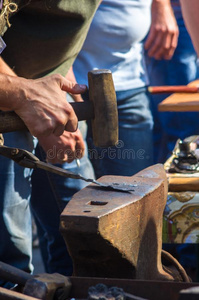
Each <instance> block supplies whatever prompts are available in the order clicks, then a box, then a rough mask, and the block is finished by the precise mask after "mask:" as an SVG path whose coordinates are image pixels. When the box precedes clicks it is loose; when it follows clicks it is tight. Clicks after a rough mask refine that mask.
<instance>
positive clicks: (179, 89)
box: [148, 85, 199, 94]
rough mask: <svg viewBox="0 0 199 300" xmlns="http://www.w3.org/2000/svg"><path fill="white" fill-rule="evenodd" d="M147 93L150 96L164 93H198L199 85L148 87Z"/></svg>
mask: <svg viewBox="0 0 199 300" xmlns="http://www.w3.org/2000/svg"><path fill="white" fill-rule="evenodd" d="M148 91H149V93H151V94H165V93H199V85H197V86H187V85H165V86H149V87H148Z"/></svg>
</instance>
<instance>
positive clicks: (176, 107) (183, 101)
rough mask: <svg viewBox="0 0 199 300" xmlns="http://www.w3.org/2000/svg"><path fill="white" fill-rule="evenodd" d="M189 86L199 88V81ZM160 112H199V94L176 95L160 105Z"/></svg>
mask: <svg viewBox="0 0 199 300" xmlns="http://www.w3.org/2000/svg"><path fill="white" fill-rule="evenodd" d="M188 86H199V80H195V81H193V82H191V83H189V84H188ZM158 110H159V111H162V112H164V111H171V112H172V111H173V112H174V111H178V112H186V111H189V112H191V111H199V93H174V94H172V95H171V96H169V97H167V98H166V99H165V100H163V101H162V102H161V103H160V104H159V105H158Z"/></svg>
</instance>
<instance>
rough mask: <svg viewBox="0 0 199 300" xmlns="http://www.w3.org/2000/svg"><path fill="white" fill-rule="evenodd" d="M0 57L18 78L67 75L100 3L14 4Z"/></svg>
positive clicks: (53, 0)
mask: <svg viewBox="0 0 199 300" xmlns="http://www.w3.org/2000/svg"><path fill="white" fill-rule="evenodd" d="M15 2H16V3H17V4H18V6H19V7H18V8H19V9H18V11H17V13H15V14H13V15H12V16H11V17H10V18H9V21H10V23H11V25H12V26H11V27H10V28H9V29H8V30H7V31H6V33H5V34H4V36H3V39H4V41H5V42H6V44H7V47H6V49H5V50H4V52H3V54H2V57H3V58H4V60H5V61H6V62H7V64H8V65H9V66H10V67H11V68H13V70H14V71H15V72H16V74H17V75H18V76H23V77H25V78H39V77H42V76H46V75H48V74H52V73H60V74H62V75H63V76H64V75H65V74H66V73H67V71H68V69H69V68H70V66H71V65H72V64H73V62H74V60H75V58H76V56H77V54H78V53H79V51H80V49H81V47H82V45H83V42H84V40H85V38H86V34H87V32H88V29H89V26H90V23H91V21H92V18H93V16H94V13H95V11H96V9H97V7H98V4H99V2H100V0H31V1H28V0H27V1H25V0H24V1H20V0H19V1H15Z"/></svg>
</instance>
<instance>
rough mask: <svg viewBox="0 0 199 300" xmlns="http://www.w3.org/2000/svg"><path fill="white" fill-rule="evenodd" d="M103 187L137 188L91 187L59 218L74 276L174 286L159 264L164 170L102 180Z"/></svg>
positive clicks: (76, 198)
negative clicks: (126, 189)
mask: <svg viewBox="0 0 199 300" xmlns="http://www.w3.org/2000/svg"><path fill="white" fill-rule="evenodd" d="M100 181H101V182H106V183H109V182H117V183H120V184H121V183H125V184H135V185H137V186H136V187H135V191H134V192H130V193H125V194H124V193H120V192H114V191H102V190H100V189H98V188H97V187H94V186H93V185H89V186H87V187H86V188H84V189H83V190H81V191H80V192H78V193H77V194H75V195H74V197H73V198H72V200H71V201H70V202H69V204H68V205H67V206H66V208H65V210H64V211H63V213H62V215H61V231H62V234H63V236H64V239H65V241H66V243H67V247H68V249H69V251H70V254H71V256H72V259H73V262H74V272H75V273H74V274H75V275H76V276H87V277H90V276H94V277H109V278H136V279H153V280H172V279H173V278H172V277H171V276H170V275H168V273H166V272H164V271H163V269H162V264H161V248H162V215H163V210H164V207H165V204H166V196H167V178H166V174H165V171H164V168H163V166H162V165H155V166H153V167H150V168H147V169H145V170H143V171H141V172H139V173H138V174H136V175H135V176H132V177H124V176H103V177H102V178H100Z"/></svg>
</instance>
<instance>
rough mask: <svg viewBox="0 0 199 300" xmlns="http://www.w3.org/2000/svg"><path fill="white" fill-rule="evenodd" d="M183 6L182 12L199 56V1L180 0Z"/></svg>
mask: <svg viewBox="0 0 199 300" xmlns="http://www.w3.org/2000/svg"><path fill="white" fill-rule="evenodd" d="M180 3H181V6H182V13H183V17H184V20H185V24H186V27H187V29H188V31H189V34H190V36H191V38H192V42H193V44H194V47H195V50H196V52H197V54H198V56H199V39H198V28H199V19H198V11H199V2H198V1H197V0H190V1H186V0H180Z"/></svg>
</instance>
